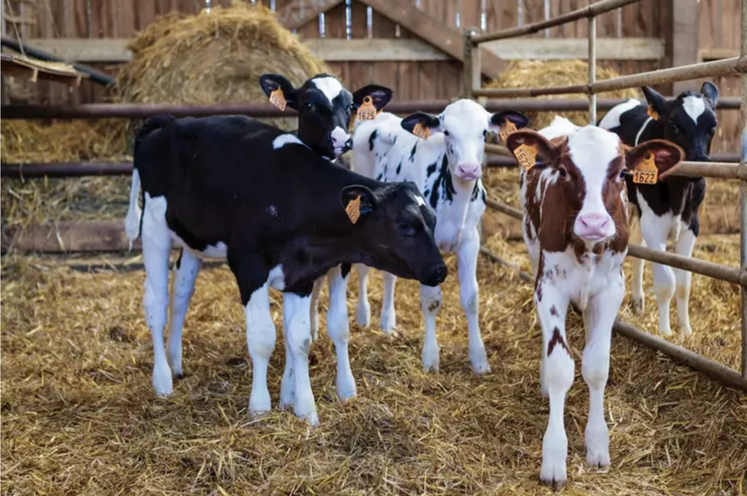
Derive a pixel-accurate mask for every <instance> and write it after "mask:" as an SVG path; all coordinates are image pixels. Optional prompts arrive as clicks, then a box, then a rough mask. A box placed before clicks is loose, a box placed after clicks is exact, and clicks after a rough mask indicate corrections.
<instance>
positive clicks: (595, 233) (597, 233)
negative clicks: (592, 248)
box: [575, 214, 612, 240]
mask: <svg viewBox="0 0 747 496" xmlns="http://www.w3.org/2000/svg"><path fill="white" fill-rule="evenodd" d="M611 222H612V219H611V218H610V216H609V215H605V214H585V215H580V216H579V217H578V222H577V225H576V229H575V231H576V234H577V235H578V236H579V237H581V238H584V239H589V240H598V239H601V238H606V237H607V236H609V235H610V234H609V232H608V231H609V228H610V226H611Z"/></svg>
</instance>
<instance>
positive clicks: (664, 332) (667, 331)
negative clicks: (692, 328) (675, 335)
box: [659, 327, 672, 336]
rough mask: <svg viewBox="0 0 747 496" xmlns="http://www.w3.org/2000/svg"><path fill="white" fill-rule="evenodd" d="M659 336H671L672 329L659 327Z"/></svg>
mask: <svg viewBox="0 0 747 496" xmlns="http://www.w3.org/2000/svg"><path fill="white" fill-rule="evenodd" d="M659 334H661V335H662V336H671V335H672V328H671V327H659Z"/></svg>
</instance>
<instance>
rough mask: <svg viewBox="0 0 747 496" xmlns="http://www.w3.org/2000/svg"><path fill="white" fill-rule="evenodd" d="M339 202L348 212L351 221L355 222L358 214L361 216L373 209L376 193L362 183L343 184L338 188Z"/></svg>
mask: <svg viewBox="0 0 747 496" xmlns="http://www.w3.org/2000/svg"><path fill="white" fill-rule="evenodd" d="M340 204H341V205H342V208H343V209H344V210H345V213H347V214H348V217H349V218H350V220H351V222H353V224H355V223H356V222H357V221H358V217H359V216H361V217H362V216H364V215H367V214H370V213H371V212H373V211H374V209H375V208H376V195H375V194H374V192H373V191H371V190H370V189H369V188H367V187H366V186H363V185H362V184H353V185H351V186H345V187H344V188H342V190H340ZM356 214H357V215H356ZM353 219H355V220H353Z"/></svg>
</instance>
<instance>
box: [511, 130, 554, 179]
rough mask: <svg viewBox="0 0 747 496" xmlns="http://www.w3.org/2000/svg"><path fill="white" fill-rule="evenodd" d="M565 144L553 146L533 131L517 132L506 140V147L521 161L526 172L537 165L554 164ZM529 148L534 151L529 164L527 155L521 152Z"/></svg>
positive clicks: (520, 163)
mask: <svg viewBox="0 0 747 496" xmlns="http://www.w3.org/2000/svg"><path fill="white" fill-rule="evenodd" d="M564 144H565V141H563V143H561V144H559V145H553V144H552V143H550V142H549V141H548V140H547V138H545V137H544V136H542V135H541V134H539V133H538V132H536V131H532V130H531V129H524V130H523V131H516V132H514V133H512V134H510V135H508V138H506V146H507V147H508V149H509V150H511V153H513V154H514V157H516V160H518V161H519V165H521V166H522V167H524V169H526V170H529V169H531V168H532V167H534V166H535V165H547V164H549V163H550V162H552V161H553V160H554V159H555V158H557V157H558V156H559V155H560V151H561V148H562V147H563V145H564ZM527 147H528V148H529V149H531V150H533V152H532V154H533V155H534V156H533V157H531V156H530V161H529V162H526V154H523V153H522V151H521V149H522V148H527Z"/></svg>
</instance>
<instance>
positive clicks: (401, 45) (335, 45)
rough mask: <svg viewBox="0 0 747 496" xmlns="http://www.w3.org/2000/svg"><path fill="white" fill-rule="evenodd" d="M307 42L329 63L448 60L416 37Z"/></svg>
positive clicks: (314, 51) (317, 54) (312, 49)
mask: <svg viewBox="0 0 747 496" xmlns="http://www.w3.org/2000/svg"><path fill="white" fill-rule="evenodd" d="M304 43H305V44H306V45H307V46H308V47H309V48H310V49H311V51H312V52H313V53H314V55H316V56H317V57H319V58H321V59H323V60H326V61H330V62H338V61H351V60H353V61H359V62H365V61H372V62H376V61H417V60H449V57H448V56H447V55H446V54H444V53H443V52H441V51H440V50H438V49H436V48H434V47H433V46H431V45H429V44H428V43H425V42H423V41H421V40H417V39H376V38H373V39H360V40H344V39H342V40H338V39H316V40H304Z"/></svg>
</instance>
